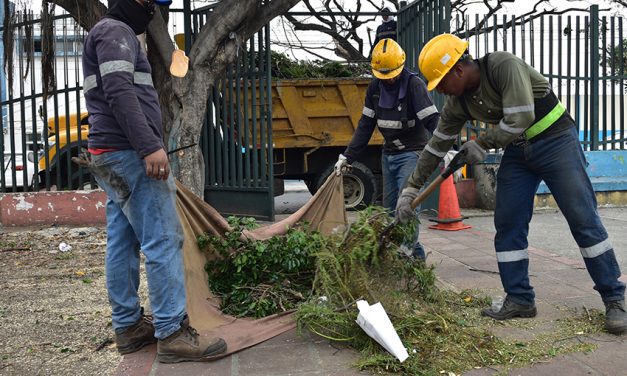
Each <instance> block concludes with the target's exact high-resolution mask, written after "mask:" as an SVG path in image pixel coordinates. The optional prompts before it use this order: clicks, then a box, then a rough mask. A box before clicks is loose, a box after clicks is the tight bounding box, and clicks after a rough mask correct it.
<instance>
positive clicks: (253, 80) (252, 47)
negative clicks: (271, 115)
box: [249, 37, 259, 188]
mask: <svg viewBox="0 0 627 376" xmlns="http://www.w3.org/2000/svg"><path fill="white" fill-rule="evenodd" d="M249 48H250V52H251V54H250V71H249V76H250V80H251V83H250V87H251V89H252V93H251V99H252V102H251V103H252V106H251V107H250V108H251V119H252V121H253V125H252V142H253V143H254V144H253V145H254V147H253V153H252V154H253V156H252V159H253V166H252V167H253V175H252V187H253V188H257V187H259V185H258V179H259V163H258V162H259V159H258V151H257V142H258V138H257V106H255V101H256V100H257V80H256V77H255V67H256V66H257V63H256V60H257V59H256V53H257V52H256V51H255V41H254V37H253V38H250V47H249Z"/></svg>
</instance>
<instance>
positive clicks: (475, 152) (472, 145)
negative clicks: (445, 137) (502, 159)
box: [459, 140, 488, 164]
mask: <svg viewBox="0 0 627 376" xmlns="http://www.w3.org/2000/svg"><path fill="white" fill-rule="evenodd" d="M459 151H460V153H461V152H464V151H465V153H466V155H465V156H464V157H463V160H464V162H466V163H467V164H475V163H480V162H483V161H485V159H486V158H487V157H488V152H486V151H485V150H484V149H483V148H482V147H481V146H479V144H478V143H477V141H475V140H470V141H468V142H466V143H465V144H463V145H462V147H461V148H460V149H459Z"/></svg>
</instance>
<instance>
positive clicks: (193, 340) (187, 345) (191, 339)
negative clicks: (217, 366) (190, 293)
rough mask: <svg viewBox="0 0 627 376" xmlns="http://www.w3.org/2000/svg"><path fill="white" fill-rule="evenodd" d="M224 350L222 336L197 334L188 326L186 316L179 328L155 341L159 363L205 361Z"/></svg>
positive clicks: (224, 344) (224, 345)
mask: <svg viewBox="0 0 627 376" xmlns="http://www.w3.org/2000/svg"><path fill="white" fill-rule="evenodd" d="M225 352H226V342H224V340H223V339H222V338H211V337H204V336H200V335H198V333H197V332H196V329H194V328H192V327H191V326H189V318H188V317H187V316H186V317H185V319H184V320H183V322H181V328H180V329H179V330H177V331H176V332H174V333H172V334H171V335H170V336H169V337H167V338H164V339H160V340H159V342H158V343H157V359H159V362H161V363H178V362H207V361H210V360H212V359H215V358H216V357H218V356H219V355H222V354H224V353H225Z"/></svg>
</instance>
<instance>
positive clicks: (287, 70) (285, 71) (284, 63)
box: [271, 51, 371, 79]
mask: <svg viewBox="0 0 627 376" xmlns="http://www.w3.org/2000/svg"><path fill="white" fill-rule="evenodd" d="M271 62H272V68H271V70H272V73H271V74H272V78H276V79H307V78H344V77H366V76H369V75H370V74H371V73H370V72H371V70H370V65H369V64H367V63H342V62H338V61H325V60H313V61H309V60H306V61H296V60H292V59H290V58H289V57H288V56H287V55H286V54H284V53H280V52H276V51H272V53H271Z"/></svg>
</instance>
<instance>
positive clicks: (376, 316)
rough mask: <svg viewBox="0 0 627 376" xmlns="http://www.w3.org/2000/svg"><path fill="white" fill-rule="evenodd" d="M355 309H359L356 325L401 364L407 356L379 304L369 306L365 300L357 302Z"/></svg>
mask: <svg viewBox="0 0 627 376" xmlns="http://www.w3.org/2000/svg"><path fill="white" fill-rule="evenodd" d="M357 308H358V309H359V315H357V320H356V321H357V325H359V326H360V327H361V328H362V329H363V330H364V332H366V334H368V335H369V336H370V337H372V339H374V340H375V341H377V342H378V343H379V344H380V345H381V346H383V347H384V348H385V349H386V350H387V351H388V352H389V353H390V354H392V355H394V356H395V357H397V358H398V360H400V361H401V363H402V362H404V361H405V359H407V358H408V357H409V354H408V353H407V349H406V348H405V346H403V343H402V342H401V339H400V338H399V337H398V333H396V330H395V329H394V325H392V322H391V321H390V318H389V317H388V315H387V313H385V309H383V306H382V305H381V303H376V304H373V305H370V304H368V302H367V301H365V300H359V301H357Z"/></svg>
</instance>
